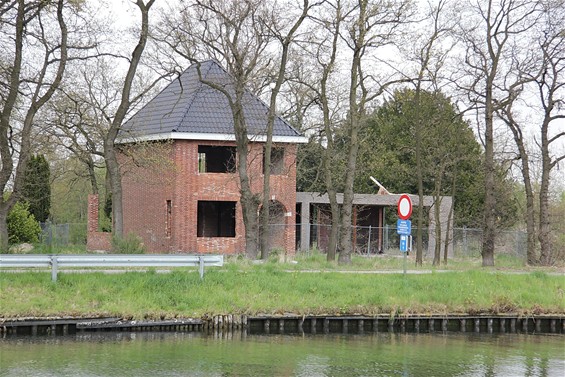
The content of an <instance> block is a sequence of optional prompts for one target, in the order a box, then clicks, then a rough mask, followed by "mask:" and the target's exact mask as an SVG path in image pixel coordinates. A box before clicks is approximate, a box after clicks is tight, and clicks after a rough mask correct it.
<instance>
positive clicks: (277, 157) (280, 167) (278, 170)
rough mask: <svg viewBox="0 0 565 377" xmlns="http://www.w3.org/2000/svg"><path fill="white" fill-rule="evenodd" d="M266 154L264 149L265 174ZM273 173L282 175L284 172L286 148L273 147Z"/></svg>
mask: <svg viewBox="0 0 565 377" xmlns="http://www.w3.org/2000/svg"><path fill="white" fill-rule="evenodd" d="M265 154H266V150H265V149H263V174H265V172H266V170H265ZM270 171H271V175H280V174H283V172H284V148H272V149H271V170H270Z"/></svg>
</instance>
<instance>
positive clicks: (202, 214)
mask: <svg viewBox="0 0 565 377" xmlns="http://www.w3.org/2000/svg"><path fill="white" fill-rule="evenodd" d="M235 205H236V202H221V201H198V219H197V226H196V229H197V231H196V232H197V234H196V235H197V237H235Z"/></svg>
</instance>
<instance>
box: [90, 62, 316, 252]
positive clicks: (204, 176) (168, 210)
mask: <svg viewBox="0 0 565 377" xmlns="http://www.w3.org/2000/svg"><path fill="white" fill-rule="evenodd" d="M200 72H201V75H202V79H203V80H207V81H212V82H214V83H216V84H219V85H222V86H224V88H227V89H228V90H229V89H230V88H231V86H230V82H231V77H230V75H229V74H228V73H227V72H226V71H225V70H224V69H223V68H222V67H221V66H220V65H219V64H218V63H217V62H215V61H206V62H203V63H200ZM244 111H245V120H246V125H247V130H248V135H249V139H250V142H249V160H248V163H249V175H250V178H251V186H252V190H253V192H255V193H261V192H262V185H263V171H264V170H263V169H264V167H263V150H264V142H265V140H266V136H265V135H266V124H267V111H268V107H267V106H266V105H265V104H264V103H263V102H262V101H261V100H259V99H258V98H257V97H255V96H254V95H252V94H251V93H250V92H246V93H245V100H244ZM233 127H234V126H233V117H232V111H231V108H230V106H229V103H228V100H227V97H226V96H225V95H224V94H223V93H221V92H220V91H218V90H216V89H213V88H211V87H210V86H208V85H206V84H204V83H202V82H201V80H200V78H199V75H198V68H197V65H192V66H191V67H189V68H188V69H187V70H186V71H185V72H184V73H182V74H181V75H180V76H179V78H178V79H176V80H174V81H173V82H171V83H170V84H169V85H168V86H167V87H166V88H165V89H163V90H162V91H161V92H160V93H159V94H158V95H157V96H156V97H155V98H153V99H152V100H151V101H150V102H149V103H147V104H146V105H145V106H144V107H143V108H141V109H140V110H139V111H138V112H137V113H136V114H135V115H134V116H133V117H132V118H131V119H129V120H128V121H127V122H126V123H125V124H124V126H123V130H122V132H121V134H120V136H119V137H120V143H121V145H122V148H123V151H124V153H123V155H122V156H121V159H120V162H121V166H122V175H123V176H122V185H123V211H124V233H125V234H129V233H133V234H136V235H138V236H139V237H141V238H142V239H143V242H144V244H145V246H146V247H147V249H148V251H150V252H156V253H160V252H163V253H165V252H186V253H225V254H234V253H244V252H245V236H244V224H243V217H242V209H241V204H240V201H239V199H240V193H239V175H238V173H237V172H236V169H235V161H236V160H235V159H236V148H235V145H236V144H235V136H234V131H233ZM306 141H307V139H306V138H305V137H303V136H302V135H301V134H300V133H299V132H298V131H296V130H295V129H294V128H293V127H291V126H290V125H289V124H288V123H287V122H286V121H284V120H283V119H282V118H280V117H277V118H276V120H275V125H274V130H273V152H272V163H271V198H272V201H271V205H270V207H272V209H271V211H270V212H271V213H272V216H271V223H272V224H273V225H275V224H276V226H272V227H271V229H272V230H273V231H272V236H271V239H270V245H271V247H272V248H282V249H284V250H285V251H286V253H290V254H293V253H294V252H295V227H294V226H293V225H294V221H295V217H294V216H295V205H296V164H295V158H296V149H297V143H304V142H306ZM129 152H133V153H129ZM92 200H93V202H92V203H91V204H92V207H93V208H94V206H95V205H97V204H96V203H94V200H95V198H93V199H92ZM96 208H97V207H96ZM95 231H96V229H94V228H93V227H92V228H91V227H90V226H89V236H92V239H93V241H94V239H95V236H96V232H95Z"/></svg>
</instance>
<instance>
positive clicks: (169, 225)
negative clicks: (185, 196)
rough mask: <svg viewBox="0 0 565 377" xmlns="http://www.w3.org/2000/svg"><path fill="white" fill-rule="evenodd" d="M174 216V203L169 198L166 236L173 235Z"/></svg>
mask: <svg viewBox="0 0 565 377" xmlns="http://www.w3.org/2000/svg"><path fill="white" fill-rule="evenodd" d="M172 216H173V204H172V202H171V201H170V200H167V214H166V220H165V237H170V236H171V220H172Z"/></svg>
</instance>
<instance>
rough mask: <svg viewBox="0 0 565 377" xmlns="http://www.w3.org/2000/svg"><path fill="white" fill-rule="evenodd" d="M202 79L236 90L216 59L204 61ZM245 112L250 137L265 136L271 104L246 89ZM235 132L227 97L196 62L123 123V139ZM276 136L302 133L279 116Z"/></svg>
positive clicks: (207, 78)
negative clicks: (200, 77) (268, 104)
mask: <svg viewBox="0 0 565 377" xmlns="http://www.w3.org/2000/svg"><path fill="white" fill-rule="evenodd" d="M200 72H201V74H202V79H203V80H205V81H211V82H214V83H215V84H218V85H221V86H223V87H224V88H226V89H227V90H232V88H233V87H232V85H231V82H232V77H231V76H230V75H229V74H228V73H227V72H226V71H225V70H224V69H223V68H222V67H221V66H220V65H219V64H218V63H217V62H215V61H213V60H210V61H206V62H202V63H200ZM243 106H244V114H245V121H246V124H247V132H248V135H249V136H250V137H252V136H258V135H265V134H266V126H267V112H268V107H267V105H266V104H265V103H263V102H262V101H261V100H259V99H258V98H257V97H256V96H254V95H253V94H251V93H250V92H248V91H246V92H245V95H244V104H243ZM172 132H176V133H189V134H221V135H233V134H234V126H233V117H232V111H231V109H230V106H229V102H228V99H227V98H226V96H225V95H224V94H223V93H222V92H220V91H219V90H217V89H213V88H212V87H210V86H208V85H206V84H204V83H202V82H201V81H200V79H199V76H198V70H197V64H193V65H192V66H190V67H189V68H188V69H187V70H186V71H184V72H183V73H182V74H181V75H180V76H179V77H178V78H177V79H176V80H174V81H173V82H171V83H170V84H169V85H168V86H167V87H166V88H165V89H163V90H162V91H161V92H160V93H159V94H157V96H155V98H153V99H152V100H151V101H149V103H147V104H146V105H145V106H144V107H143V108H141V109H140V110H139V111H138V112H137V113H136V114H135V115H134V116H132V117H131V118H130V119H129V120H128V121H127V122H125V123H124V125H123V126H122V131H121V132H120V135H119V137H120V138H130V137H132V138H137V137H150V136H158V135H163V134H170V133H172ZM273 136H284V137H301V136H302V135H301V134H300V133H299V132H298V131H296V130H295V129H294V128H293V127H291V126H290V125H289V124H288V123H287V122H286V121H284V120H283V119H282V118H280V117H278V116H277V117H276V118H275V124H274V129H273Z"/></svg>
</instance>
